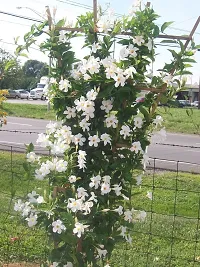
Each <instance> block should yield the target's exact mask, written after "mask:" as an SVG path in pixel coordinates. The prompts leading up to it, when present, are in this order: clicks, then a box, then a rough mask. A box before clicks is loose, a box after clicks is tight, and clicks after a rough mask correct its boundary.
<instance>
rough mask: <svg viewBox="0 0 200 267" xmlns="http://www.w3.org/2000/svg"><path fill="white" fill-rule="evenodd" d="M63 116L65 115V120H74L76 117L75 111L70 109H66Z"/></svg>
mask: <svg viewBox="0 0 200 267" xmlns="http://www.w3.org/2000/svg"><path fill="white" fill-rule="evenodd" d="M63 114H65V115H67V116H66V118H67V119H71V118H75V117H76V109H75V108H73V107H72V108H70V107H66V110H65V111H64V112H63Z"/></svg>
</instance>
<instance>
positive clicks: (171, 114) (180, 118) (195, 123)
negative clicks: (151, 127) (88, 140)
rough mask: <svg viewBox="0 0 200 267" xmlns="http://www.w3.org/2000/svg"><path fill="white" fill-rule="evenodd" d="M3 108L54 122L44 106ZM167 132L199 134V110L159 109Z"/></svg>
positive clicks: (20, 114) (53, 114) (15, 105)
mask: <svg viewBox="0 0 200 267" xmlns="http://www.w3.org/2000/svg"><path fill="white" fill-rule="evenodd" d="M3 107H4V109H5V111H6V112H7V113H8V115H9V116H16V117H26V118H36V119H47V120H55V112H54V110H53V109H52V107H51V110H50V111H47V106H46V105H32V104H11V103H4V104H3ZM158 111H159V113H160V114H161V115H162V116H163V118H164V120H165V123H164V125H165V127H166V130H167V131H169V132H177V133H186V134H200V110H198V109H195V108H194V109H190V108H189V109H186V108H159V110H158Z"/></svg>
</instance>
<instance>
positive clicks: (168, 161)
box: [0, 117, 200, 172]
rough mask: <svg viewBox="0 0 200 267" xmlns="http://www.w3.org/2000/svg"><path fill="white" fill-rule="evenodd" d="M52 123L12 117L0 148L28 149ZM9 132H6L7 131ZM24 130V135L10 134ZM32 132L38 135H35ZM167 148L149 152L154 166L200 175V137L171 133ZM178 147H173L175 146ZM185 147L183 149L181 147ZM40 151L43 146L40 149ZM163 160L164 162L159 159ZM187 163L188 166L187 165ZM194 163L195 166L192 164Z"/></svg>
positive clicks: (0, 139) (156, 147) (1, 135)
mask: <svg viewBox="0 0 200 267" xmlns="http://www.w3.org/2000/svg"><path fill="white" fill-rule="evenodd" d="M48 122H49V121H45V120H37V119H26V118H16V117H8V124H7V125H6V126H4V127H3V129H2V130H4V131H0V148H1V149H3V148H5V147H7V148H8V149H10V146H13V148H14V147H15V146H17V147H18V150H20V151H22V150H24V144H28V143H30V142H32V143H34V144H35V141H36V139H37V133H41V132H44V131H45V126H46V124H47V123H48ZM5 130H6V131H5ZM7 130H9V131H15V130H16V131H21V133H15V132H7ZM30 132H37V133H31V134H30ZM164 144H165V145H160V144H157V145H152V146H150V147H149V149H148V155H149V156H150V157H151V158H156V160H151V166H153V165H154V164H155V167H158V168H165V169H168V168H169V169H174V170H176V169H177V161H179V163H178V168H179V169H180V170H184V171H194V172H200V136H194V135H183V134H172V133H170V134H168V135H167V139H166V141H165V142H164ZM174 144H175V145H176V146H173V145H174ZM181 146H183V147H181ZM192 147H197V148H192ZM36 148H37V149H39V147H37V146H36ZM158 159H160V160H158ZM183 162H185V163H183ZM192 163H193V164H192Z"/></svg>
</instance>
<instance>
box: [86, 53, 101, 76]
mask: <svg viewBox="0 0 200 267" xmlns="http://www.w3.org/2000/svg"><path fill="white" fill-rule="evenodd" d="M87 68H88V71H89V73H90V74H94V73H99V68H100V63H99V58H95V57H93V56H91V57H90V58H89V59H88V62H87Z"/></svg>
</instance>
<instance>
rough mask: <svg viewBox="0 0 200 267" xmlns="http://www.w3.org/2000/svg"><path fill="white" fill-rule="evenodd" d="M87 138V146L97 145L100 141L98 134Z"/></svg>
mask: <svg viewBox="0 0 200 267" xmlns="http://www.w3.org/2000/svg"><path fill="white" fill-rule="evenodd" d="M88 140H89V146H94V147H97V146H98V143H99V142H100V139H99V137H98V135H93V136H89V138H88Z"/></svg>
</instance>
